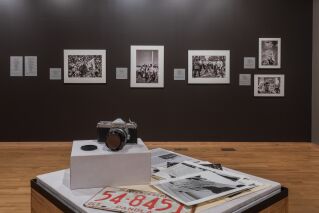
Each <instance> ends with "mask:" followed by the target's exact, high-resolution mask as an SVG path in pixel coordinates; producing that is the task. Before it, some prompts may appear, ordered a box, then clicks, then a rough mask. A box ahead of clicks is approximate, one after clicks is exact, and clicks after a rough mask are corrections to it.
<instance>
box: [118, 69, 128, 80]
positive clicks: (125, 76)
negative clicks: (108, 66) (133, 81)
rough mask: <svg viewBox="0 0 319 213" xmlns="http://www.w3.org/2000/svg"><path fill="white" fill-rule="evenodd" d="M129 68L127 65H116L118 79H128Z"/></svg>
mask: <svg viewBox="0 0 319 213" xmlns="http://www.w3.org/2000/svg"><path fill="white" fill-rule="evenodd" d="M127 73H128V68H127V67H116V79H117V80H125V79H128V74H127Z"/></svg>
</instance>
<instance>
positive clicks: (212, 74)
mask: <svg viewBox="0 0 319 213" xmlns="http://www.w3.org/2000/svg"><path fill="white" fill-rule="evenodd" d="M225 61H226V57H225V56H193V77H194V78H225V75H226V64H225Z"/></svg>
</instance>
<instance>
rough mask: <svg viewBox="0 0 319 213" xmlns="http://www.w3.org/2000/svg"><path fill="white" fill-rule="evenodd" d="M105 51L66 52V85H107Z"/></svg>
mask: <svg viewBox="0 0 319 213" xmlns="http://www.w3.org/2000/svg"><path fill="white" fill-rule="evenodd" d="M105 57H106V51H105V50H64V83H71V84H72V83H74V84H87V83H88V84H90V83H93V84H95V83H98V84H104V83H106V74H105V72H106V71H105V70H106V68H105V67H106V59H105Z"/></svg>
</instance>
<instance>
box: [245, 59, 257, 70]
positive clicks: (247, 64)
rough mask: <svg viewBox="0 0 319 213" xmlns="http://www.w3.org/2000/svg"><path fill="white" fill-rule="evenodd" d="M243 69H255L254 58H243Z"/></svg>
mask: <svg viewBox="0 0 319 213" xmlns="http://www.w3.org/2000/svg"><path fill="white" fill-rule="evenodd" d="M244 69H256V58H255V57H245V58H244Z"/></svg>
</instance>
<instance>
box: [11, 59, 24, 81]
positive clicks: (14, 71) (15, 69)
mask: <svg viewBox="0 0 319 213" xmlns="http://www.w3.org/2000/svg"><path fill="white" fill-rule="evenodd" d="M10 76H12V77H17V76H23V56H11V57H10Z"/></svg>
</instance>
